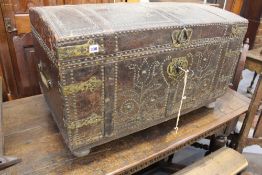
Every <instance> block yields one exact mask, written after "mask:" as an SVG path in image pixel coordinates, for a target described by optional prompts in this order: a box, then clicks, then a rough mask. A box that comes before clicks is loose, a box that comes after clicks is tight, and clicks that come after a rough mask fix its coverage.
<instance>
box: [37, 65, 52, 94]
mask: <svg viewBox="0 0 262 175" xmlns="http://www.w3.org/2000/svg"><path fill="white" fill-rule="evenodd" d="M38 70H39V74H40V78H41V81H42V83H43V84H44V85H45V87H46V89H48V90H50V88H51V87H52V86H53V83H52V81H51V80H50V78H48V77H47V76H46V74H44V72H43V65H42V62H40V63H39V64H38Z"/></svg>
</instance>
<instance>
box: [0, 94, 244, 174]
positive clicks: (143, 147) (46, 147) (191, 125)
mask: <svg viewBox="0 0 262 175" xmlns="http://www.w3.org/2000/svg"><path fill="white" fill-rule="evenodd" d="M248 103H249V99H247V98H246V97H244V96H242V95H240V94H238V93H236V92H234V91H232V90H228V92H227V94H225V95H224V96H223V97H221V98H219V99H218V100H217V105H216V108H215V109H214V110H211V109H206V108H201V109H198V110H196V111H194V112H191V113H190V114H187V115H185V116H182V119H181V122H180V124H179V125H180V128H179V131H178V133H177V134H176V133H175V131H174V129H173V128H174V126H175V120H171V121H168V122H165V123H162V124H160V125H158V126H154V127H151V128H148V129H146V130H144V131H142V132H139V133H135V134H132V135H130V136H127V137H124V138H122V139H119V140H116V141H113V142H110V143H107V144H104V145H101V146H99V147H96V148H95V149H93V150H91V153H90V154H89V155H88V156H86V157H83V158H76V157H74V156H72V155H71V154H70V152H69V150H68V149H67V148H66V147H65V144H64V143H63V140H62V137H61V135H60V134H59V132H58V129H57V127H56V125H55V123H54V121H53V119H52V117H51V115H50V113H49V111H48V107H47V105H46V103H45V101H44V98H43V96H42V95H38V96H33V97H29V98H24V99H19V100H15V101H11V102H7V103H4V105H3V120H4V132H5V133H4V135H5V155H15V156H18V157H20V158H22V163H20V164H17V165H15V166H13V167H11V168H8V169H6V170H5V171H3V172H1V173H7V174H88V175H89V174H96V175H102V174H116V173H122V174H129V173H132V172H135V171H138V170H139V169H141V168H143V167H145V166H148V165H150V164H152V163H154V162H156V161H158V160H160V159H162V158H164V157H165V156H168V155H170V154H172V153H174V152H175V151H176V150H178V149H179V148H181V147H183V146H186V145H188V144H191V143H192V142H194V141H196V140H197V139H199V138H202V137H205V136H207V135H210V134H212V133H213V132H215V131H216V130H217V129H219V128H220V127H221V126H225V124H226V123H228V122H229V121H231V120H232V119H234V118H235V117H237V116H239V115H240V114H242V113H244V112H246V111H247V108H248ZM1 173H0V174H1Z"/></svg>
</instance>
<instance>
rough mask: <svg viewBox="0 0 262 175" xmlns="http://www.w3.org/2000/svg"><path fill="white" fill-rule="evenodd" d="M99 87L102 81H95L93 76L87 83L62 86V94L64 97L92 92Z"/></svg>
mask: <svg viewBox="0 0 262 175" xmlns="http://www.w3.org/2000/svg"><path fill="white" fill-rule="evenodd" d="M101 85H102V81H101V80H99V79H97V78H96V77H95V76H93V77H91V78H90V79H89V80H88V81H85V82H81V83H76V84H71V85H67V86H63V87H62V92H63V94H64V95H71V94H75V93H78V92H83V91H90V92H94V91H95V90H97V89H98V88H99V87H100V86H101Z"/></svg>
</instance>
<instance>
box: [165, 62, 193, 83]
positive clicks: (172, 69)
mask: <svg viewBox="0 0 262 175" xmlns="http://www.w3.org/2000/svg"><path fill="white" fill-rule="evenodd" d="M178 67H180V68H182V69H187V68H188V61H187V58H186V57H178V58H173V59H172V61H171V62H170V63H169V64H168V66H167V74H168V76H169V78H171V79H173V80H176V79H177V78H178V77H179V76H180V75H182V74H183V73H184V72H183V71H181V70H180V69H179V68H178Z"/></svg>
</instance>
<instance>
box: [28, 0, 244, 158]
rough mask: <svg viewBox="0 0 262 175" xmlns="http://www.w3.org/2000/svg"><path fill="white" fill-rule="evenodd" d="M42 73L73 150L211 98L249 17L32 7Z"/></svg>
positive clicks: (187, 8) (177, 10)
mask: <svg viewBox="0 0 262 175" xmlns="http://www.w3.org/2000/svg"><path fill="white" fill-rule="evenodd" d="M30 20H31V26H32V32H33V35H34V42H35V43H34V44H35V49H36V53H37V57H38V58H39V61H38V69H39V80H40V85H41V89H42V91H43V93H44V95H45V98H46V101H47V103H48V105H49V107H50V111H51V112H52V115H53V117H54V119H55V121H56V123H57V125H58V127H59V129H60V131H61V133H62V135H63V138H64V140H65V142H66V144H67V145H68V147H69V148H70V150H71V151H72V153H73V154H74V155H76V156H84V155H87V154H88V153H89V150H90V148H92V147H95V146H97V145H101V144H103V143H106V142H109V141H111V140H114V139H117V138H120V137H123V136H126V135H129V134H131V133H134V132H137V131H139V130H143V129H145V128H148V127H150V126H153V125H156V124H159V123H161V122H164V121H167V120H170V119H172V118H175V117H176V116H177V113H178V111H179V107H180V102H181V100H182V98H181V97H182V92H183V89H184V77H185V72H184V70H189V72H188V76H187V84H186V86H185V96H186V97H187V98H186V99H183V105H182V108H181V113H182V114H184V113H187V112H190V111H192V110H194V109H197V108H200V107H202V106H205V105H207V104H208V103H210V102H213V101H215V99H216V98H218V97H219V96H221V95H223V94H224V93H225V92H226V89H227V86H228V84H229V83H230V82H231V79H232V76H233V75H234V72H235V67H236V65H237V63H238V58H239V54H240V48H241V45H242V41H243V38H244V35H245V33H246V29H247V20H245V19H243V18H241V17H239V16H237V15H235V14H232V13H230V12H227V11H223V10H221V9H219V8H216V7H210V6H206V5H200V4H188V3H186V4H185V3H144V4H122V3H119V4H100V5H98V4H96V5H75V6H73V5H72V6H50V7H36V8H32V9H30Z"/></svg>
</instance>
